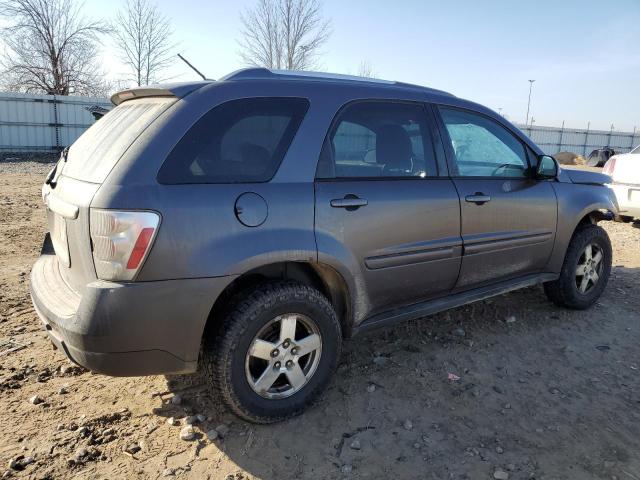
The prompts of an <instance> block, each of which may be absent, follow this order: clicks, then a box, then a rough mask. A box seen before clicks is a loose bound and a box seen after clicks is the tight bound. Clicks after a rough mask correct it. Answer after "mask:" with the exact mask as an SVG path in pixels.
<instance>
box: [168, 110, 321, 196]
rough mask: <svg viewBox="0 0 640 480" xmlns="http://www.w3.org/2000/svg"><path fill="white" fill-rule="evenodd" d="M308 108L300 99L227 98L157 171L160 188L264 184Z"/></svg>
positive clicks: (188, 134) (286, 148)
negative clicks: (189, 185)
mask: <svg viewBox="0 0 640 480" xmlns="http://www.w3.org/2000/svg"><path fill="white" fill-rule="evenodd" d="M308 107H309V102H308V101H307V100H305V99H303V98H245V99H241V100H232V101H230V102H226V103H223V104H222V105H219V106H217V107H216V108H214V109H213V110H211V111H210V112H208V113H206V114H205V115H204V116H203V117H202V118H200V120H198V121H197V122H196V124H195V125H194V126H193V127H191V129H190V130H189V131H188V132H187V133H186V135H185V136H184V137H183V138H182V139H181V140H180V141H179V142H178V144H177V145H176V146H175V148H174V149H173V150H172V151H171V153H170V154H169V156H168V157H167V159H166V160H165V162H164V165H163V166H162V168H161V169H160V172H159V173H158V181H159V182H160V183H164V184H184V183H246V182H267V181H269V180H270V179H271V178H272V177H273V175H274V174H275V173H276V170H277V169H278V167H279V166H280V162H282V159H283V158H284V156H285V154H286V152H287V150H288V148H289V145H290V144H291V141H292V140H293V137H294V136H295V134H296V132H297V130H298V127H299V126H300V122H301V121H302V119H303V118H304V115H305V113H306V112H307V109H308Z"/></svg>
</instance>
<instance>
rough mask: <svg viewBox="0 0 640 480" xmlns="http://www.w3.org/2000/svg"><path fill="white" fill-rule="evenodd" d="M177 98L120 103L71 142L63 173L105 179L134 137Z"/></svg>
mask: <svg viewBox="0 0 640 480" xmlns="http://www.w3.org/2000/svg"><path fill="white" fill-rule="evenodd" d="M174 101H175V98H166V97H163V98H159V97H155V98H154V97H148V98H141V99H138V100H130V101H128V102H124V103H122V104H120V105H118V106H117V107H116V108H114V109H113V110H111V111H110V112H109V113H107V114H106V115H105V116H104V117H102V118H101V119H100V120H98V121H97V122H96V123H95V124H93V125H92V126H91V128H89V129H88V130H87V131H86V132H84V133H83V134H82V135H81V136H80V138H78V140H76V141H75V143H74V144H73V145H71V147H70V149H69V154H68V156H67V162H66V165H65V166H64V169H63V172H62V174H63V175H64V176H67V177H72V178H75V179H77V180H83V181H85V182H91V183H102V182H103V181H104V180H105V178H107V175H108V174H109V172H110V171H111V169H112V168H113V167H114V166H115V165H116V163H118V160H120V157H122V154H123V153H124V152H125V151H126V150H127V149H128V148H129V146H131V144H132V143H133V142H134V141H135V139H136V138H138V136H139V135H140V134H141V133H142V132H143V131H144V130H145V129H146V128H147V127H148V126H149V125H151V123H152V122H153V121H154V120H156V119H157V118H158V117H159V116H160V114H161V113H162V112H164V111H165V110H166V109H167V107H168V106H169V105H170V104H171V103H173V102H174Z"/></svg>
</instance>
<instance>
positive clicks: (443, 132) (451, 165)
mask: <svg viewBox="0 0 640 480" xmlns="http://www.w3.org/2000/svg"><path fill="white" fill-rule="evenodd" d="M442 108H445V109H450V110H458V111H461V112H465V113H471V114H473V115H478V116H480V117H484V118H486V119H487V120H489V121H492V122H494V123H496V124H498V125H499V126H501V127H502V128H504V129H505V130H506V131H507V132H508V133H510V134H511V135H512V136H513V137H514V138H515V139H516V140H517V141H518V143H520V145H521V146H522V150H523V153H524V156H525V160H526V161H527V166H528V168H527V169H526V170H525V172H526V175H525V176H524V177H522V176H500V177H496V176H471V175H452V174H451V173H452V172H455V171H457V164H456V163H455V162H456V154H455V152H454V150H453V142H452V141H451V137H450V136H449V131H448V130H447V126H446V125H445V123H444V120H443V118H442V113H441V112H440V109H442ZM433 110H434V115H435V117H436V123H437V127H438V130H439V132H440V136H441V137H442V141H443V143H444V150H445V157H446V159H447V167H448V169H449V177H450V178H455V179H458V178H459V179H465V178H468V179H479V180H531V179H532V178H535V176H534V175H533V167H532V166H531V161H530V160H529V154H528V151H527V150H528V149H529V150H530V149H531V148H530V147H529V146H528V145H527V144H526V143H525V142H524V141H523V140H522V138H521V137H520V135H518V134H517V133H516V132H514V131H513V129H511V128H509V127H508V126H507V125H505V124H503V123H502V122H500V121H499V120H497V119H495V118H493V117H492V116H490V115H487V114H486V113H483V112H479V111H477V110H473V109H471V108H465V107H458V106H453V105H446V104H442V103H434V104H433Z"/></svg>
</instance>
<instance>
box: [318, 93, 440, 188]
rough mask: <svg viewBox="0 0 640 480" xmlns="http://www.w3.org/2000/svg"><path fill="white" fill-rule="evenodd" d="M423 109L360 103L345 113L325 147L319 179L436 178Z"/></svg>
mask: <svg viewBox="0 0 640 480" xmlns="http://www.w3.org/2000/svg"><path fill="white" fill-rule="evenodd" d="M435 175H436V168H435V156H434V152H433V145H432V141H431V137H430V134H429V130H428V129H427V125H426V117H425V113H424V110H423V107H422V105H420V104H409V103H395V102H378V101H371V102H359V103H354V104H352V105H349V106H347V107H346V108H345V109H344V110H342V112H341V113H340V116H339V118H338V119H337V122H336V123H335V127H334V128H333V130H332V132H331V133H330V134H329V136H328V138H327V141H325V144H324V146H323V150H322V153H321V155H320V159H319V162H318V174H317V176H318V178H372V177H374V178H375V177H381V178H385V177H387V178H389V177H418V178H421V177H428V176H435Z"/></svg>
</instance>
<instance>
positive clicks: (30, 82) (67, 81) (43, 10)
mask: <svg viewBox="0 0 640 480" xmlns="http://www.w3.org/2000/svg"><path fill="white" fill-rule="evenodd" d="M0 16H1V17H3V18H4V20H5V21H6V22H7V26H6V27H4V28H3V29H2V33H3V40H4V43H5V45H6V52H5V55H4V57H3V58H2V60H0V65H1V66H2V69H3V70H4V72H3V75H2V77H3V80H2V83H4V87H5V88H8V89H11V90H14V91H25V92H32V93H39V92H43V93H46V94H48V95H69V94H70V93H75V94H78V95H96V94H101V93H104V90H105V88H106V83H105V81H104V78H103V75H101V74H100V69H99V68H98V65H97V57H98V53H99V43H98V37H99V35H100V34H101V33H106V32H107V31H108V27H107V26H106V25H105V24H104V23H103V22H100V21H92V20H90V19H87V18H85V17H83V16H82V15H81V13H80V5H79V4H77V3H75V1H74V0H0Z"/></svg>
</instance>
